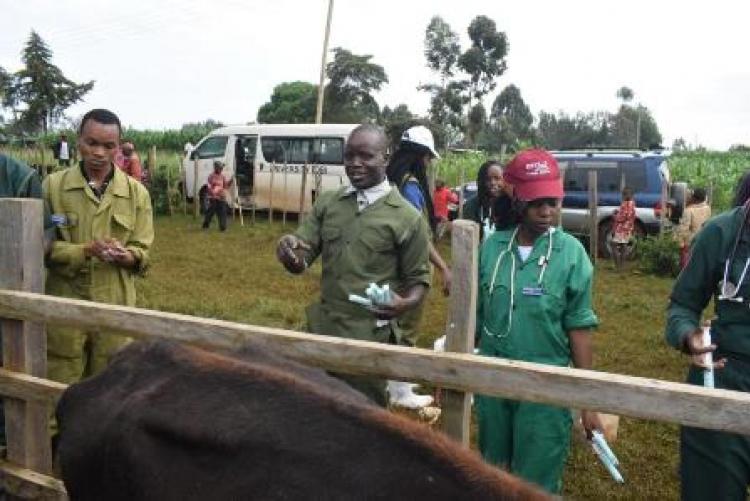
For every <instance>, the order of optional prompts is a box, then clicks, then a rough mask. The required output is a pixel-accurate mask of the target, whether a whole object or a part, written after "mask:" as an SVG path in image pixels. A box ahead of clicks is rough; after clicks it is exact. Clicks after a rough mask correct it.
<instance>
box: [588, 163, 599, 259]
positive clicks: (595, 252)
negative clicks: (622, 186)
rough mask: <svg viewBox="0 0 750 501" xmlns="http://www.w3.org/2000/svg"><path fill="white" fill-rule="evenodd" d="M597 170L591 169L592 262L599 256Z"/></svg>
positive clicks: (590, 236) (590, 242) (590, 246)
mask: <svg viewBox="0 0 750 501" xmlns="http://www.w3.org/2000/svg"><path fill="white" fill-rule="evenodd" d="M597 181H598V179H597V172H596V171H595V170H593V169H592V170H590V171H589V253H590V254H591V262H592V263H593V264H596V259H597V258H598V257H599V217H598V214H597V209H598V208H599V190H598V187H597V184H596V183H597Z"/></svg>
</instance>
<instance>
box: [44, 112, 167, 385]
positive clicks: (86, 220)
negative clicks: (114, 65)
mask: <svg viewBox="0 0 750 501" xmlns="http://www.w3.org/2000/svg"><path fill="white" fill-rule="evenodd" d="M120 135H121V126H120V120H119V119H118V118H117V116H116V115H115V114H114V113H112V112H111V111H108V110H102V109H95V110H92V111H90V112H88V113H86V115H84V117H83V119H82V120H81V126H80V130H79V139H78V151H79V152H80V154H81V158H82V161H81V163H80V165H78V166H73V167H71V168H69V169H65V170H63V171H60V172H56V173H54V174H52V175H50V176H48V177H47V178H46V179H45V180H44V184H43V189H44V196H45V199H46V201H47V203H48V204H49V206H50V210H51V212H52V220H53V222H54V223H55V225H56V226H57V233H58V234H57V240H56V241H55V242H54V243H53V244H52V249H51V251H50V253H49V256H48V258H47V267H48V274H47V282H46V290H47V293H48V294H52V295H55V296H63V297H71V298H77V299H87V300H90V301H99V302H102V303H111V304H121V305H127V306H135V277H136V276H137V275H139V274H141V273H143V272H144V271H145V269H146V267H147V266H148V252H149V248H150V247H151V243H152V242H153V239H154V227H153V219H152V213H151V199H150V198H149V194H148V191H147V190H146V188H144V187H143V185H142V184H141V183H139V182H138V181H136V180H134V179H131V178H129V177H128V176H127V175H126V174H124V173H123V172H122V171H120V170H119V169H116V168H115V167H114V164H113V159H114V155H115V153H116V151H117V148H118V146H119V142H120ZM127 340H128V339H127V338H125V337H123V336H121V335H113V334H111V333H105V332H99V331H96V332H91V331H81V330H79V329H76V328H73V327H68V326H55V325H50V326H49V327H48V329H47V373H48V377H49V378H50V379H53V380H55V381H60V382H63V383H74V382H76V381H79V380H80V379H82V378H84V377H87V376H90V375H93V374H96V373H98V372H100V371H101V370H102V369H103V368H104V367H105V366H106V364H107V361H108V359H109V357H110V356H111V355H112V354H113V353H114V351H116V350H117V349H118V348H119V347H120V346H122V345H123V344H124V343H126V342H127Z"/></svg>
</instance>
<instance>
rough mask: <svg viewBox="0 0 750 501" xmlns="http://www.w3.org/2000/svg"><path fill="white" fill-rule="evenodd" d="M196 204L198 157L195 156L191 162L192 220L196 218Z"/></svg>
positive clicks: (197, 201)
mask: <svg viewBox="0 0 750 501" xmlns="http://www.w3.org/2000/svg"><path fill="white" fill-rule="evenodd" d="M198 204H200V197H199V196H198V155H197V154H196V155H195V160H194V161H193V219H197V218H198Z"/></svg>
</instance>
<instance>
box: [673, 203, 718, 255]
mask: <svg viewBox="0 0 750 501" xmlns="http://www.w3.org/2000/svg"><path fill="white" fill-rule="evenodd" d="M710 218H711V206H709V205H708V202H706V190H704V189H703V188H695V189H694V190H693V194H692V195H691V197H690V203H689V204H688V205H687V207H685V211H684V212H683V213H682V217H681V218H680V225H679V226H678V227H677V230H676V231H675V233H676V236H677V241H678V242H679V243H680V268H684V267H685V265H686V264H687V260H688V257H689V254H690V243H691V242H692V241H693V238H694V237H695V235H697V234H698V232H699V231H700V229H701V228H703V225H704V224H705V223H706V221H708V220H709V219H710Z"/></svg>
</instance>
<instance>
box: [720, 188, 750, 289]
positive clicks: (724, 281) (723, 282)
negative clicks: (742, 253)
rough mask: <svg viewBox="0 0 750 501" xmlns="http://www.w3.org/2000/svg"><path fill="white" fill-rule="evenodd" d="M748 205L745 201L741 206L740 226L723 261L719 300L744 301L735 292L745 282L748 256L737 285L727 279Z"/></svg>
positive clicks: (743, 227)
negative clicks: (729, 251) (727, 255)
mask: <svg viewBox="0 0 750 501" xmlns="http://www.w3.org/2000/svg"><path fill="white" fill-rule="evenodd" d="M749 206H750V202H746V203H745V206H744V207H743V214H744V217H743V218H742V226H740V231H738V232H737V236H736V237H735V239H734V245H733V246H732V252H731V253H729V257H727V260H726V261H725V262H724V277H723V278H722V279H721V288H720V290H719V297H718V299H719V301H734V302H735V303H742V302H744V300H745V299H744V298H742V297H737V293H739V291H740V288H741V287H742V284H743V283H744V282H745V275H747V270H748V268H750V256H748V257H747V258H746V259H745V266H744V267H743V268H742V273H740V279H739V281H738V283H737V285H734V284H733V283H732V282H730V281H729V280H727V279H728V278H729V267H730V266H731V264H732V262H733V261H734V257H735V254H736V253H737V246H738V245H739V243H740V240H741V239H742V233H743V232H744V231H745V224H746V223H747V216H748V212H750V211H749V210H748V207H749Z"/></svg>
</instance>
